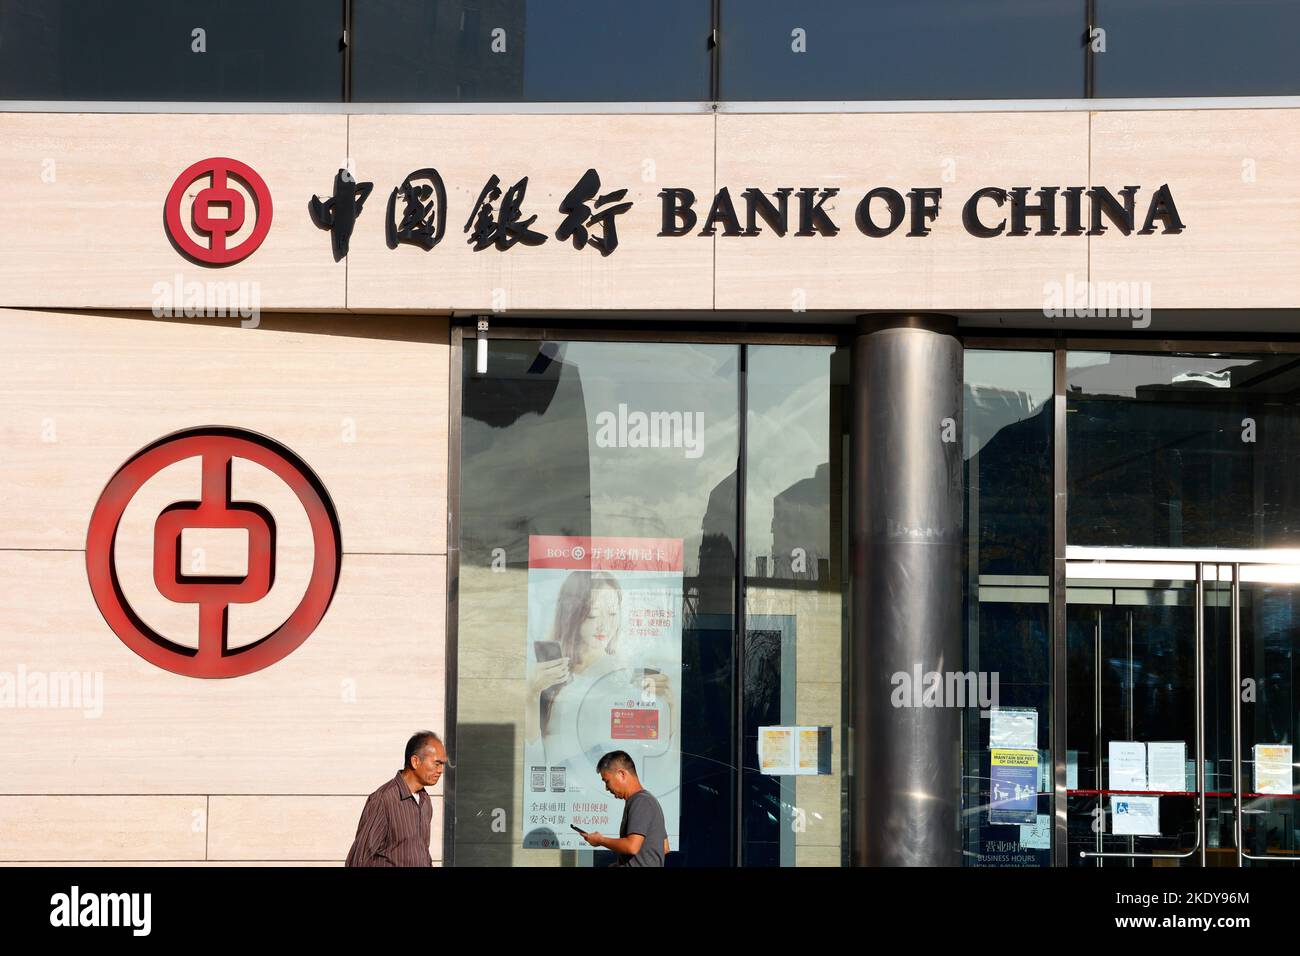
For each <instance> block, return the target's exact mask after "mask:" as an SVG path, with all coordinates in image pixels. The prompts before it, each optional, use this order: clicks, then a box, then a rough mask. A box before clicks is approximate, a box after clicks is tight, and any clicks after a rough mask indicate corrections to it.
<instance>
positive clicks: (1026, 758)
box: [989, 750, 1038, 825]
mask: <svg viewBox="0 0 1300 956" xmlns="http://www.w3.org/2000/svg"><path fill="white" fill-rule="evenodd" d="M990 777H991V780H990V783H989V823H1003V824H1012V823H1014V824H1019V825H1029V824H1034V823H1037V822H1038V751H1037V750H993V751H991V768H990Z"/></svg>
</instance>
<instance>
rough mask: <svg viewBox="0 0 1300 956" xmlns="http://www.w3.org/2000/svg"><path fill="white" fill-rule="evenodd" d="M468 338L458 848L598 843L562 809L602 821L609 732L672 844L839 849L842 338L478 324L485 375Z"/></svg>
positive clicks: (792, 861) (490, 850) (555, 861)
mask: <svg viewBox="0 0 1300 956" xmlns="http://www.w3.org/2000/svg"><path fill="white" fill-rule="evenodd" d="M471 341H472V340H471ZM466 353H467V354H466V358H465V365H464V367H463V369H462V378H461V382H462V398H463V414H462V418H461V478H460V496H461V497H460V572H459V580H458V591H457V595H458V597H457V600H458V610H457V621H458V624H457V629H458V634H457V641H456V655H455V657H456V672H457V678H456V728H455V735H454V739H453V747H454V754H453V758H454V761H455V764H456V767H455V771H454V780H453V784H454V788H455V791H454V800H455V806H456V807H457V816H456V821H455V824H456V825H455V857H454V860H455V863H456V864H457V865H478V864H488V865H508V864H517V865H569V866H573V865H603V864H605V863H608V862H610V861H611V857H610V855H609V854H608V853H606V852H605V851H593V850H590V849H588V848H587V847H586V845H585V844H583V843H582V842H581V841H580V839H579V838H578V837H577V836H576V835H575V834H573V833H572V831H571V829H570V827H571V825H577V826H580V827H582V828H584V829H589V830H591V829H594V830H598V831H600V832H601V833H604V834H610V835H616V834H617V832H618V827H619V823H620V819H621V813H622V806H623V804H622V803H621V802H620V801H619V800H617V799H614V798H610V797H608V795H607V794H606V793H605V792H604V786H603V782H602V781H601V779H600V778H599V777H598V776H597V774H596V769H595V766H596V763H597V761H598V759H599V757H600V756H601V754H602V753H604V752H608V751H610V750H615V749H624V750H626V751H627V752H628V753H629V754H631V755H632V756H633V759H634V760H636V761H637V763H638V769H639V770H640V772H641V780H642V783H643V784H644V785H645V786H646V788H647V789H648V790H650V792H651V793H653V794H654V795H655V796H656V798H658V799H659V800H660V802H661V804H662V806H663V808H664V812H665V818H666V822H667V824H668V827H667V829H668V833H669V838H670V841H671V843H672V848H673V852H672V853H671V854H670V855H669V857H668V864H669V865H672V866H729V865H732V864H734V863H735V862H736V861H737V860H738V859H739V860H741V861H742V862H743V863H744V864H745V865H748V866H793V865H799V866H838V865H840V863H841V860H842V856H843V853H844V847H845V840H844V833H845V832H846V831H847V810H846V799H845V790H844V787H845V780H844V775H843V764H842V753H843V749H844V741H843V739H842V735H843V732H844V724H845V720H844V715H843V702H842V698H843V693H842V687H843V681H842V674H843V661H844V653H843V651H844V640H845V637H844V635H845V624H844V621H845V601H844V594H845V590H844V588H845V584H844V579H845V574H844V571H843V554H844V551H843V548H844V542H843V539H842V538H843V536H842V534H841V528H842V526H843V510H844V508H845V492H844V486H843V472H844V469H843V461H844V458H845V454H846V450H847V427H846V424H845V422H846V416H845V413H844V406H845V401H846V398H845V393H846V389H847V379H848V374H847V353H845V352H843V351H840V350H837V349H835V348H832V347H830V346H826V347H806V346H775V345H774V346H742V345H715V344H686V343H661V342H638V343H629V342H610V341H601V342H580V341H566V342H556V341H544V340H540V339H528V340H499V339H493V340H491V341H490V347H489V355H488V370H487V373H486V374H479V373H478V372H477V371H476V368H475V358H476V357H475V354H474V349H473V348H469V349H467V350H466ZM742 389H744V392H743V394H742V391H741V390H742ZM742 400H743V407H745V408H746V409H747V416H746V418H745V419H744V421H743V422H742V420H741V417H740V409H741V407H742ZM742 425H743V428H744V434H743V435H742ZM742 441H743V447H744V448H745V450H746V457H745V462H746V467H745V469H744V498H743V501H741V500H738V488H739V487H740V481H739V478H740V476H739V475H738V470H737V466H738V464H739V463H740V454H741V448H742ZM742 504H743V508H742V507H741V506H742ZM740 522H743V526H744V540H745V568H746V570H745V578H744V586H745V594H744V599H743V600H744V608H745V627H744V631H743V641H742V640H741V639H740V638H739V637H738V629H737V627H736V616H735V615H736V609H737V580H736V575H737V570H738V568H739V567H740V556H739V554H738V552H737V546H738V530H739V527H740ZM738 713H739V714H741V715H742V716H741V718H740V720H741V723H738V722H737V716H738ZM767 727H772V728H796V727H798V728H808V730H807V732H806V733H798V734H793V733H792V734H787V735H786V736H785V737H784V738H783V739H784V742H785V744H786V745H788V750H789V754H788V756H789V759H790V760H791V761H793V762H791V763H782V762H780V761H774V759H773V754H774V753H775V751H774V750H773V749H771V748H768V749H767V750H766V751H765V756H766V757H767V758H768V762H767V764H766V765H765V766H764V767H760V759H759V737H760V728H767ZM779 736H780V735H779V734H777V735H776V736H772V735H768V736H765V737H764V740H765V741H767V742H769V743H770V742H771V741H772V740H774V739H776V738H777V737H779ZM738 766H739V767H740V768H742V769H741V771H740V773H739V774H738V773H737V767H738ZM782 768H785V769H784V770H782ZM764 770H766V771H767V772H764ZM777 771H781V772H777ZM738 786H739V787H740V788H741V789H740V791H739V792H738V790H737V787H738ZM498 808H499V810H498ZM738 814H739V816H738ZM494 815H495V816H494ZM738 841H740V842H738Z"/></svg>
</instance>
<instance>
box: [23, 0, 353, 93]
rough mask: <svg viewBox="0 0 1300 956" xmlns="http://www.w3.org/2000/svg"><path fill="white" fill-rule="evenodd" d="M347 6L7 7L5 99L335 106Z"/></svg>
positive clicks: (250, 1)
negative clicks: (250, 102) (243, 102)
mask: <svg viewBox="0 0 1300 956" xmlns="http://www.w3.org/2000/svg"><path fill="white" fill-rule="evenodd" d="M342 36H343V8H342V5H341V4H340V3H339V0H276V2H274V3H267V2H265V0H0V99H15V100H137V101H141V100H143V101H149V100H189V101H194V100H211V101H268V102H270V101H279V102H329V101H334V102H337V101H339V100H341V99H342V97H343V47H342V43H341V40H342Z"/></svg>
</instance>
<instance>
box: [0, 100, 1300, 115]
mask: <svg viewBox="0 0 1300 956" xmlns="http://www.w3.org/2000/svg"><path fill="white" fill-rule="evenodd" d="M1240 109H1300V96H1190V97H1160V98H1134V99H1069V100H825V101H822V100H817V101H807V100H799V101H790V102H784V101H765V102H752V103H746V102H718V103H712V102H707V101H703V102H697V101H691V102H668V103H663V102H660V103H627V102H620V103H238V102H235V103H231V102H204V103H189V102H173V101H153V102H123V101H115V100H0V113H324V114H434V115H437V114H448V115H465V114H481V113H487V114H512V113H516V114H542V115H563V114H574V113H593V114H623V113H665V114H698V113H714V112H717V113H1059V112H1085V111H1097V112H1102V111H1113V110H1240Z"/></svg>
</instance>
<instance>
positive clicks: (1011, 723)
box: [989, 707, 1038, 750]
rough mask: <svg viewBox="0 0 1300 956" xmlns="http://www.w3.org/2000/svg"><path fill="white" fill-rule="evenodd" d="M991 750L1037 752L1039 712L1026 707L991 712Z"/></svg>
mask: <svg viewBox="0 0 1300 956" xmlns="http://www.w3.org/2000/svg"><path fill="white" fill-rule="evenodd" d="M989 749H990V750H1037V749H1038V711H1036V710H1034V709H1033V708H1026V707H1014V708H999V709H998V710H991V711H989Z"/></svg>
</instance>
